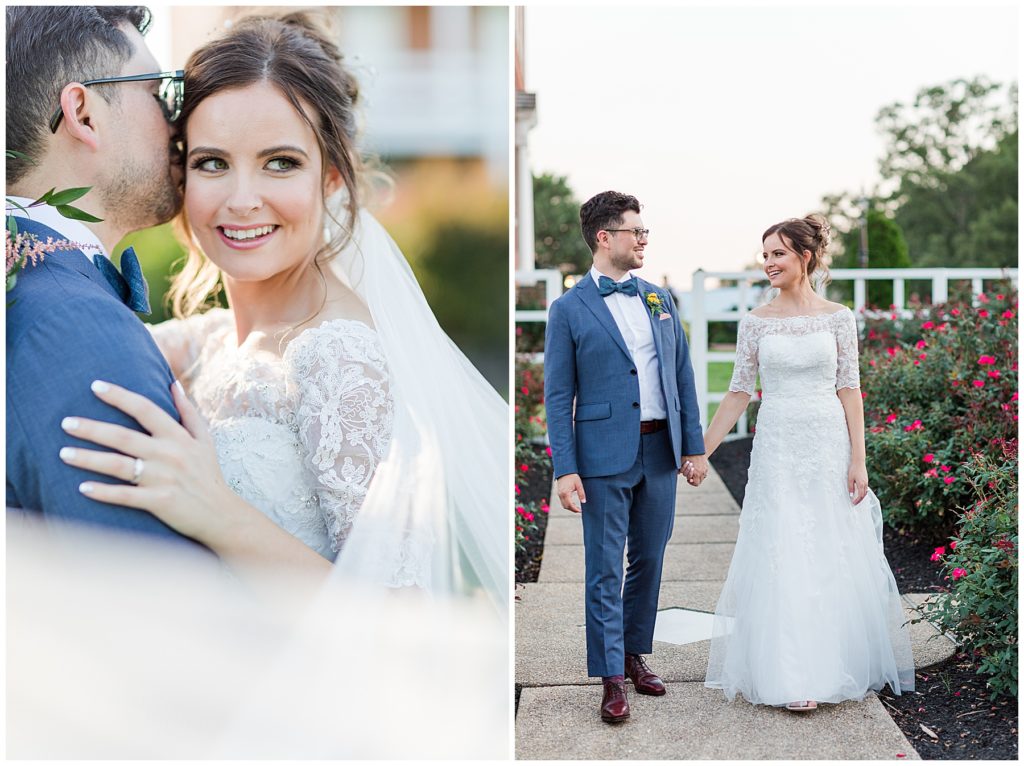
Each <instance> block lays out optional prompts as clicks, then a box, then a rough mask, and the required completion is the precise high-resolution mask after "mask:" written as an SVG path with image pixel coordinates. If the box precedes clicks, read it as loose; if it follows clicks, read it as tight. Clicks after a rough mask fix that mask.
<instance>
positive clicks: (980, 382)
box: [971, 380, 985, 388]
mask: <svg viewBox="0 0 1024 766" xmlns="http://www.w3.org/2000/svg"><path fill="white" fill-rule="evenodd" d="M971 385H972V386H974V387H975V388H984V387H985V381H983V380H972V381H971Z"/></svg>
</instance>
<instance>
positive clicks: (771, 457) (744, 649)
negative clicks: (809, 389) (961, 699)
mask: <svg viewBox="0 0 1024 766" xmlns="http://www.w3.org/2000/svg"><path fill="white" fill-rule="evenodd" d="M849 460H850V445H849V435H848V431H847V427H846V420H845V416H844V414H843V409H842V405H841V403H840V402H839V400H838V398H837V397H836V396H835V395H834V394H832V395H831V396H830V397H829V396H824V397H818V398H816V399H815V400H814V401H810V402H809V401H808V400H807V399H806V398H786V397H780V398H777V399H775V400H772V399H771V398H768V399H767V400H766V401H765V403H764V404H762V407H761V410H760V412H759V414H758V423H757V435H756V436H755V438H754V444H753V451H752V453H751V464H750V472H749V476H748V481H747V487H746V494H745V497H744V502H743V510H742V513H741V515H740V532H739V537H738V539H737V541H736V549H735V553H734V554H733V559H732V563H731V564H730V567H729V573H728V575H727V578H726V582H725V585H724V587H723V590H722V593H721V596H720V598H719V602H718V607H717V609H716V610H715V621H714V635H713V638H712V643H711V653H710V658H709V662H708V673H707V679H706V682H705V685H706V686H708V687H710V688H715V689H722V690H723V691H724V692H725V693H726V695H727V696H728V698H729V699H730V700H731V699H733V698H734V697H735V695H736V694H737V693H739V694H742V695H743V697H745V698H746V699H747V700H748V701H749V702H752V703H755V704H767V705H783V704H787V703H790V702H794V701H797V700H816V701H818V702H841V701H843V700H859V699H863V698H864V697H865V696H866V695H867V694H868V692H870V691H877V690H880V689H881V688H882V687H884V686H885V685H886V684H889V686H890V687H891V688H892V690H893V691H894V692H895V693H896V694H901V693H902V692H904V691H909V690H913V688H914V662H913V656H912V654H911V650H910V640H909V635H908V631H907V627H906V624H905V623H906V620H907V618H906V617H905V616H904V611H903V608H902V604H901V600H900V594H899V591H898V590H897V588H896V582H895V580H894V579H893V576H892V572H891V570H890V569H889V565H888V563H887V562H886V560H885V555H884V553H883V550H882V517H881V508H880V506H879V503H878V499H877V498H876V497H875V495H874V493H872V492H870V491H869V492H868V495H867V497H865V498H864V500H863V501H862V502H861V503H859V504H858V505H856V506H854V505H853V503H852V502H851V500H850V496H849V493H848V491H847V483H846V482H847V470H848V466H849Z"/></svg>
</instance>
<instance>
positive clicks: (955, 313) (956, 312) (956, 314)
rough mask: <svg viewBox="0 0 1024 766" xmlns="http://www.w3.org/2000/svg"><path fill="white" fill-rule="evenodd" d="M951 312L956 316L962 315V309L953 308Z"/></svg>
mask: <svg viewBox="0 0 1024 766" xmlns="http://www.w3.org/2000/svg"><path fill="white" fill-rule="evenodd" d="M949 313H950V314H952V315H953V316H955V317H958V316H960V309H952V310H951V311H950V312H949Z"/></svg>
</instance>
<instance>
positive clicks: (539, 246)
mask: <svg viewBox="0 0 1024 766" xmlns="http://www.w3.org/2000/svg"><path fill="white" fill-rule="evenodd" d="M533 228H534V239H535V241H536V253H537V261H536V263H537V268H538V269H558V270H559V271H561V272H562V273H564V274H585V273H586V272H587V271H588V270H589V269H590V263H591V260H592V259H593V255H592V254H591V252H590V248H589V247H587V244H586V242H584V241H583V235H582V234H581V233H580V202H579V200H577V199H576V196H575V195H574V194H573V192H572V189H570V188H569V182H568V180H567V179H566V178H565V176H556V175H552V174H550V173H543V174H541V175H539V176H534V177H533Z"/></svg>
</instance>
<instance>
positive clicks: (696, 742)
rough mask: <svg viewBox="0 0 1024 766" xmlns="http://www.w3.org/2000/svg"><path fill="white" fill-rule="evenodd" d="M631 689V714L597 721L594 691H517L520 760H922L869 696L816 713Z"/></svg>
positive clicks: (689, 686)
mask: <svg viewBox="0 0 1024 766" xmlns="http://www.w3.org/2000/svg"><path fill="white" fill-rule="evenodd" d="M627 687H628V689H629V692H630V693H629V704H630V709H631V716H630V718H629V720H627V721H624V722H623V723H619V724H607V723H604V722H603V721H602V720H601V718H600V716H599V714H598V707H599V705H600V702H601V687H600V686H599V685H597V684H590V685H588V686H550V687H544V688H529V689H523V692H522V696H521V698H520V701H519V712H518V714H517V715H516V758H517V759H521V760H537V759H551V760H554V759H560V760H562V759H564V760H579V759H593V760H658V759H685V760H705V759H706V760H738V759H744V760H783V759H787V760H788V759H822V760H882V759H884V760H889V761H895V760H897V758H900V759H901V760H903V758H905V759H908V760H919V759H920V758H919V756H918V755H917V753H916V752H915V751H914V749H913V747H912V746H911V745H910V743H909V742H908V741H907V739H906V737H904V736H903V733H902V732H901V731H900V730H899V727H898V726H896V724H895V723H894V722H893V720H892V719H891V718H890V717H889V714H888V713H886V712H885V709H884V708H883V707H882V703H881V702H879V700H878V698H877V697H876V696H875V695H873V694H872V695H869V696H868V697H867V698H866V699H865V700H863V701H862V702H843V703H842V704H839V705H822V706H821V707H820V708H819V709H818V710H817V711H815V712H813V713H790V712H788V711H786V710H784V709H782V708H774V707H765V706H760V705H758V706H755V705H750V704H748V703H747V702H745V701H743V699H742V698H740V697H737V698H736V700H735V701H734V702H731V703H730V702H729V701H728V700H727V699H726V698H725V695H724V694H723V693H722V692H721V691H719V690H717V689H706V688H704V685H703V684H702V683H698V682H690V683H670V684H669V685H668V693H667V694H665V696H663V697H646V696H642V695H639V694H634V693H632V686H631V685H630V684H628V683H627ZM901 754H902V757H901Z"/></svg>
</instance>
